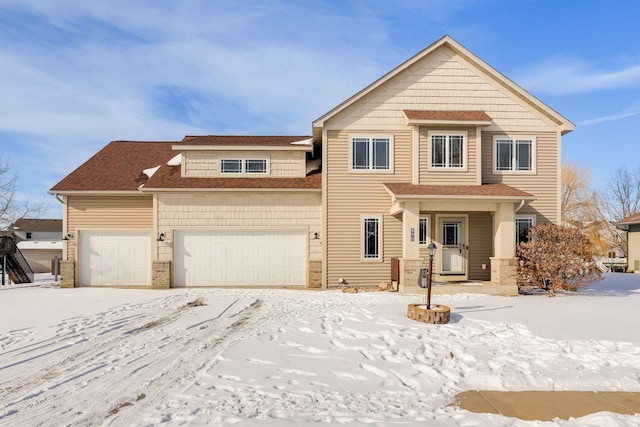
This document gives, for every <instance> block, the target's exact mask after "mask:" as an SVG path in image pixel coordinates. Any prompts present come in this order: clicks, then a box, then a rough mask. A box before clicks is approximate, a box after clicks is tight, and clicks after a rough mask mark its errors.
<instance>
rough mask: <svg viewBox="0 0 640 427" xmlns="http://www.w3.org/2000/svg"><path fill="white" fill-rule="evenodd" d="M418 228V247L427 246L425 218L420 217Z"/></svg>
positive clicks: (426, 221)
mask: <svg viewBox="0 0 640 427" xmlns="http://www.w3.org/2000/svg"><path fill="white" fill-rule="evenodd" d="M418 221H419V227H418V243H419V244H420V245H427V244H429V219H428V218H427V217H420V219H419V220H418Z"/></svg>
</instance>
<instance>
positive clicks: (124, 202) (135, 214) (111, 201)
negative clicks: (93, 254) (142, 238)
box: [66, 195, 153, 261]
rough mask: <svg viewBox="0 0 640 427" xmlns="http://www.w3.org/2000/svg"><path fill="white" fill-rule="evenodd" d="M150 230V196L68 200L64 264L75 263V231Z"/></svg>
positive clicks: (82, 197) (75, 198)
mask: <svg viewBox="0 0 640 427" xmlns="http://www.w3.org/2000/svg"><path fill="white" fill-rule="evenodd" d="M152 228H153V196H151V195H140V196H137V195H136V196H124V195H118V196H67V232H69V233H73V234H74V238H73V239H71V240H68V241H67V258H66V259H67V260H74V261H75V260H76V243H77V242H78V230H80V231H82V230H83V229H121V230H122V229H149V230H151V229H152Z"/></svg>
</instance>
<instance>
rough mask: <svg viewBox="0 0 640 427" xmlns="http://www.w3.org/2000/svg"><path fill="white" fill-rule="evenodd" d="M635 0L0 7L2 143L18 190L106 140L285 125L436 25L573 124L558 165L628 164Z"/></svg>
mask: <svg viewBox="0 0 640 427" xmlns="http://www.w3.org/2000/svg"><path fill="white" fill-rule="evenodd" d="M639 17H640V2H638V1H635V0H627V1H624V0H620V1H590V0H583V1H571V0H566V1H558V0H475V1H473V0H415V1H392V0H359V1H349V0H341V1H338V0H336V1H311V0H305V1H299V0H288V1H287V0H285V1H272V2H268V1H242V0H231V1H224V0H211V1H207V0H202V1H191V0H176V1H155V0H148V1H144V0H136V1H130V0H125V1H113V0H111V1H84V0H56V1H47V0H3V1H2V2H1V3H0V64H2V66H1V67H0V152H1V153H2V157H3V159H4V160H5V161H7V160H8V161H9V163H10V165H11V166H12V168H13V170H14V171H16V172H18V174H19V183H20V191H19V196H20V197H21V198H26V197H30V198H31V199H32V200H41V199H45V200H47V201H48V203H49V211H48V213H47V216H48V217H52V218H56V217H60V216H61V210H60V206H59V204H58V202H57V201H55V199H54V198H53V196H49V195H47V193H46V192H47V190H48V189H49V188H51V187H52V186H53V185H54V184H55V183H57V182H58V181H59V180H60V179H62V178H63V177H64V176H66V175H67V174H68V173H70V172H71V171H73V170H74V169H75V168H76V167H78V166H79V165H80V164H82V163H83V162H84V161H85V160H87V159H88V158H89V157H90V156H91V155H93V154H94V153H95V152H97V151H98V150H99V149H101V148H102V147H103V146H104V145H106V144H107V143H108V142H109V141H111V140H118V139H125V140H156V141H172V140H180V139H182V137H183V136H184V135H188V134H191V135H193V134H196V135H198V134H248V135H252V134H255V135H288V134H291V135H299V134H310V133H311V122H312V121H313V120H314V119H316V118H317V117H319V116H321V115H322V114H324V113H325V112H327V111H328V110H329V109H331V108H333V107H334V106H336V105H338V104H339V103H341V102H342V101H343V100H345V99H346V98H348V97H349V96H351V95H352V94H354V93H355V92H357V91H359V90H360V89H362V88H363V87H364V86H366V85H368V84H369V83H371V82H372V81H374V80H376V79H377V78H378V77H380V76H382V75H383V74H385V73H387V72H388V71H390V70H391V69H392V68H394V67H395V66H397V65H399V64H400V63H402V62H403V61H405V60H406V59H408V58H409V57H411V56H412V55H414V54H415V53H417V52H419V51H420V50H422V49H423V48H425V47H426V46H428V45H430V44H431V43H433V42H434V41H436V40H438V39H439V38H440V37H442V36H443V35H445V34H448V35H450V36H452V37H453V38H454V39H456V40H457V41H458V42H459V43H461V44H462V45H463V46H465V47H466V48H468V49H469V50H471V51H472V52H473V53H475V54H476V55H477V56H479V57H480V58H482V59H483V60H484V61H486V62H487V63H488V64H490V65H491V66H493V67H494V68H496V69H497V70H498V71H500V72H501V73H503V74H504V75H506V76H507V77H508V78H510V79H511V80H513V81H515V82H516V83H517V84H519V85H520V86H522V87H523V88H524V89H525V90H527V91H529V92H530V93H532V94H533V95H534V96H536V97H538V98H539V99H540V100H541V101H543V102H545V103H547V104H548V105H549V106H551V107H552V108H554V109H555V110H557V111H558V112H560V113H561V114H562V115H564V116H565V117H567V118H569V119H570V120H571V121H573V122H574V123H576V124H577V129H576V130H575V131H574V132H572V133H570V134H569V135H567V136H566V137H565V138H564V140H563V150H562V153H563V161H565V162H571V163H574V164H577V165H579V166H580V167H582V168H587V169H589V170H590V172H591V176H592V184H593V185H594V186H595V187H598V188H603V189H604V188H605V187H606V184H607V181H608V180H609V177H610V176H611V175H612V173H613V171H614V170H615V169H616V168H618V167H620V166H627V167H629V168H637V167H640V155H639V153H640V149H639V148H638V147H639V146H640V136H639V134H640V132H639V131H640V25H639V24H638V19H639Z"/></svg>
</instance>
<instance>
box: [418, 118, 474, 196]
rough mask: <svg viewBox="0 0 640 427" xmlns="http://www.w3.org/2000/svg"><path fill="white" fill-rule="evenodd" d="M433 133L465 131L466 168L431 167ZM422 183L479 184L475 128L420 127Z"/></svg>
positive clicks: (420, 171)
mask: <svg viewBox="0 0 640 427" xmlns="http://www.w3.org/2000/svg"><path fill="white" fill-rule="evenodd" d="M430 132H431V133H435V134H439V133H442V134H459V133H464V134H465V135H466V139H465V141H464V144H465V148H464V150H465V153H466V156H465V166H466V167H465V168H464V170H455V169H452V170H442V169H439V168H431V139H430V138H429V136H430ZM419 144H420V145H419V146H420V167H419V174H420V182H419V183H420V184H430V185H456V184H458V185H475V184H477V168H478V160H477V147H478V144H477V142H476V129H475V128H451V127H448V128H431V127H420V142H419Z"/></svg>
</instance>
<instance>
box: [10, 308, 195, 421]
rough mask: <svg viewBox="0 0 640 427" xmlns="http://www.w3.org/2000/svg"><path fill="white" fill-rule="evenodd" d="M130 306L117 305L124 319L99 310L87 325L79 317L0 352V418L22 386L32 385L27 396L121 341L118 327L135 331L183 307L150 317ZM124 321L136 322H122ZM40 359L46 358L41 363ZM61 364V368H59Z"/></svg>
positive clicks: (21, 391) (172, 316)
mask: <svg viewBox="0 0 640 427" xmlns="http://www.w3.org/2000/svg"><path fill="white" fill-rule="evenodd" d="M171 302H174V301H171ZM146 305H148V304H147V303H145V304H139V305H137V306H134V307H133V309H136V310H144V309H145V306H146ZM166 305H167V304H165V306H166ZM130 309H131V308H130V306H124V307H120V308H119V310H118V312H117V313H116V314H120V313H122V311H124V312H125V313H124V314H126V316H124V321H125V323H123V319H122V318H117V317H116V318H115V319H111V318H110V319H109V320H108V322H106V324H105V322H104V321H103V320H104V317H113V316H114V313H113V312H111V313H102V316H101V317H100V318H99V319H97V320H91V324H90V325H89V326H88V327H87V326H86V325H85V323H86V322H87V320H84V319H83V320H81V322H80V323H81V325H80V326H76V327H72V330H71V331H70V332H68V333H65V334H63V335H59V336H57V337H53V338H50V339H47V340H43V341H42V345H39V346H34V345H35V344H37V343H32V344H30V345H28V346H24V347H20V348H17V349H14V350H11V351H7V352H5V353H2V354H0V374H1V375H2V382H0V399H1V401H3V402H7V404H6V405H5V406H4V407H2V406H0V420H2V418H3V413H2V411H3V410H4V409H5V408H6V407H8V406H10V405H11V404H14V403H16V401H17V400H20V397H17V396H16V394H18V393H25V391H26V390H29V389H34V388H36V390H34V391H31V393H29V392H27V394H26V396H23V398H24V397H29V396H30V395H32V394H33V393H37V394H40V393H39V392H40V391H41V390H38V389H37V387H38V386H40V385H43V384H44V383H46V382H47V381H49V380H52V379H54V378H56V377H59V376H61V375H62V374H63V372H75V371H76V370H78V369H84V368H85V367H86V366H87V365H86V363H87V361H90V360H95V359H98V358H99V357H100V356H102V355H103V354H104V350H103V349H104V348H105V347H107V348H108V347H109V346H111V345H112V344H113V343H114V342H118V341H121V339H122V335H121V331H120V329H122V328H124V327H126V326H127V325H129V327H130V331H135V330H137V329H139V328H143V327H144V326H145V325H148V324H150V323H153V322H159V321H160V320H161V319H164V321H163V322H162V323H166V322H167V321H168V319H169V318H173V319H174V320H175V319H177V318H178V317H179V316H180V315H182V314H184V312H185V311H184V310H183V307H180V308H178V309H177V311H175V312H174V313H172V315H171V316H167V313H166V312H165V311H159V312H158V313H159V314H157V315H156V316H154V317H150V316H148V315H147V314H145V313H144V312H141V313H139V314H137V315H135V316H131V315H130V313H129V310H130ZM127 321H128V322H133V321H137V322H135V323H126V322H127ZM114 325H115V327H114ZM76 329H81V331H79V332H78V331H77V330H76ZM94 329H96V330H97V331H98V333H97V334H95V335H94V334H92V333H86V331H87V330H89V331H93V330H94ZM103 329H104V331H103ZM20 350H22V351H20ZM17 351H20V352H17ZM42 359H44V360H45V361H46V362H45V363H44V364H43V363H42ZM35 366H37V368H36V367H35ZM61 367H64V368H62V370H61ZM12 368H15V369H12ZM25 373H28V377H26V378H25V377H24V376H25ZM16 399H17V400H16Z"/></svg>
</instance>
